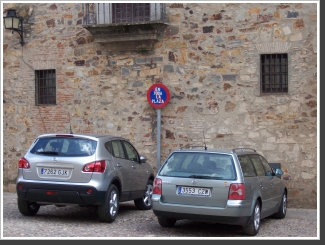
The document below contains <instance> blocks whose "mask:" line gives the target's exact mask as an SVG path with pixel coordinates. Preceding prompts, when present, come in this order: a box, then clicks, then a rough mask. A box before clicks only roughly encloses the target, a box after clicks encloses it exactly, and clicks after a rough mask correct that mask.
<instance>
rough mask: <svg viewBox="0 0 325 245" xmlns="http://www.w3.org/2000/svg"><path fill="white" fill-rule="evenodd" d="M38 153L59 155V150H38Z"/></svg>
mask: <svg viewBox="0 0 325 245" xmlns="http://www.w3.org/2000/svg"><path fill="white" fill-rule="evenodd" d="M36 154H44V155H59V152H57V151H37V152H36Z"/></svg>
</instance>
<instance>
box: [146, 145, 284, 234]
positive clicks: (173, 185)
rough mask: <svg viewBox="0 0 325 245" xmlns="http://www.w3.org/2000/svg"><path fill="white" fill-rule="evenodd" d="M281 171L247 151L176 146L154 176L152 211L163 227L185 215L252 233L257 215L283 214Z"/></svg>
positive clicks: (255, 227) (171, 224) (244, 149)
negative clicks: (179, 147)
mask: <svg viewBox="0 0 325 245" xmlns="http://www.w3.org/2000/svg"><path fill="white" fill-rule="evenodd" d="M282 174H283V172H282V170H281V169H272V168H271V167H270V165H269V163H268V162H267V160H266V159H265V158H264V157H263V156H261V155H260V154H258V153H257V152H256V151H255V150H253V149H249V148H240V149H229V150H222V149H207V148H206V147H202V149H200V148H198V147H191V148H190V149H182V148H181V149H179V150H175V151H173V152H172V153H171V154H170V155H169V157H168V158H167V160H166V161H165V163H164V164H163V165H162V167H161V168H160V170H159V171H158V173H157V175H156V177H155V180H154V184H153V194H152V210H153V212H154V214H155V215H156V216H157V218H158V222H159V224H160V225H161V226H163V227H171V226H174V225H175V223H176V221H177V220H180V219H188V220H195V221H204V222H213V223H224V224H233V225H241V226H242V227H243V231H244V233H245V234H247V235H251V236H254V235H256V234H257V233H258V231H259V228H260V220H261V219H263V218H265V217H268V216H271V215H273V216H274V217H276V218H280V219H282V218H284V217H285V216H286V210H287V192H288V191H287V188H286V186H285V184H284V183H283V181H282V179H281V175H282Z"/></svg>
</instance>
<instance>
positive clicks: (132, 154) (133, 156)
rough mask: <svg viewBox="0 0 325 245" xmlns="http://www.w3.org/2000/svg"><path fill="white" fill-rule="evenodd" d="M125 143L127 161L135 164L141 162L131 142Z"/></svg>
mask: <svg viewBox="0 0 325 245" xmlns="http://www.w3.org/2000/svg"><path fill="white" fill-rule="evenodd" d="M123 143H124V147H125V150H126V154H127V159H129V160H131V161H135V162H140V158H139V155H138V152H137V151H136V149H135V148H134V147H133V146H132V145H131V144H130V143H129V142H126V141H123Z"/></svg>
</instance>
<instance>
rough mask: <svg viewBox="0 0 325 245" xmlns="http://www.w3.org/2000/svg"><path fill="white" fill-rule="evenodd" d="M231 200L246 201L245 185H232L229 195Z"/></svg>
mask: <svg viewBox="0 0 325 245" xmlns="http://www.w3.org/2000/svg"><path fill="white" fill-rule="evenodd" d="M228 199H229V200H244V199H245V185H244V184H231V185H230V187H229V193H228Z"/></svg>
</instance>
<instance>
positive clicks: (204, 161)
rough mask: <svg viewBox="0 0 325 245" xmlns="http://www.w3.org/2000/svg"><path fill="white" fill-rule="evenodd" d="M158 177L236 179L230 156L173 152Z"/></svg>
mask: <svg viewBox="0 0 325 245" xmlns="http://www.w3.org/2000/svg"><path fill="white" fill-rule="evenodd" d="M159 174H160V175H162V176H170V177H184V178H202V179H227V180H234V179H236V173H235V167H234V163H233V159H232V157H231V156H229V155H226V154H217V153H200V152H175V153H173V154H172V155H170V156H169V158H168V159H167V161H166V163H165V164H164V165H163V167H162V168H161V170H160V172H159Z"/></svg>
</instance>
